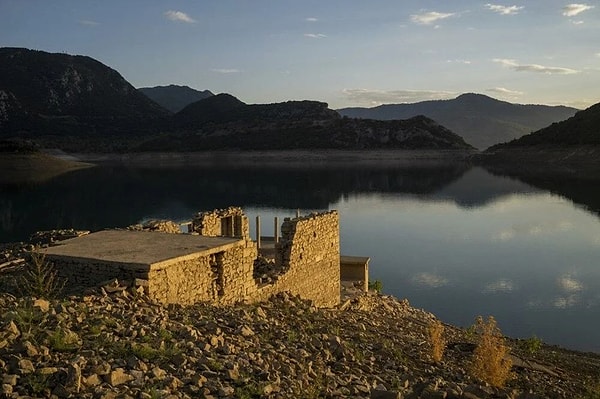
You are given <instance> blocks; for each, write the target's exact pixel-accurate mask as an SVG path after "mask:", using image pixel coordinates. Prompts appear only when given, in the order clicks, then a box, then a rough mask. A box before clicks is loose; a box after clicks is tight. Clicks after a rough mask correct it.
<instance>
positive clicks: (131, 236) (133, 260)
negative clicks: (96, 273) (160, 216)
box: [42, 230, 241, 269]
mask: <svg viewBox="0 0 600 399" xmlns="http://www.w3.org/2000/svg"><path fill="white" fill-rule="evenodd" d="M240 241H241V239H239V238H228V237H204V236H199V235H191V234H171V233H163V232H154V231H150V232H149V231H129V230H104V231H99V232H96V233H92V234H88V235H85V236H82V237H77V238H72V239H69V240H65V241H61V242H60V244H59V245H57V246H54V247H49V248H45V249H43V250H42V252H43V253H45V254H47V255H51V256H64V257H72V258H79V259H94V260H100V261H104V262H111V263H112V262H114V263H121V264H124V263H125V264H130V265H132V266H133V265H140V266H141V265H146V269H147V268H148V267H147V266H152V265H154V266H159V265H158V264H160V263H161V262H164V261H171V260H173V259H177V258H184V257H188V256H190V255H196V254H206V255H208V254H211V253H216V252H221V251H225V250H227V249H229V248H231V247H233V246H236V245H238V244H239V243H240ZM151 268H152V267H151Z"/></svg>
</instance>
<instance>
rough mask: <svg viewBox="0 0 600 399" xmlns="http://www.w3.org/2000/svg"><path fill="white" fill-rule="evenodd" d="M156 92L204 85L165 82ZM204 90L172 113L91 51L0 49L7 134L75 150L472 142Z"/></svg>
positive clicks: (421, 121) (416, 127)
mask: <svg viewBox="0 0 600 399" xmlns="http://www.w3.org/2000/svg"><path fill="white" fill-rule="evenodd" d="M146 92H148V90H146ZM150 93H151V94H150V95H151V96H153V95H158V94H161V93H162V94H165V93H167V94H169V93H170V94H173V93H176V94H178V95H179V94H181V93H187V94H189V95H195V96H197V95H199V93H201V92H197V91H194V90H193V89H190V88H186V87H182V86H167V87H162V88H154V89H152V90H150ZM204 94H206V95H207V96H208V97H206V98H204V99H201V100H199V101H196V102H193V103H190V104H188V105H186V106H185V107H184V108H183V109H181V110H180V111H179V112H177V113H174V114H173V113H171V112H169V111H168V110H167V109H165V108H163V107H161V106H160V105H159V104H157V103H156V102H155V101H153V100H151V99H150V98H149V97H147V96H146V95H145V94H143V90H137V89H135V88H134V87H133V86H132V85H131V84H129V83H128V82H127V81H126V80H125V79H124V78H123V77H122V76H121V75H120V74H119V73H118V72H117V71H115V70H113V69H111V68H109V67H108V66H106V65H104V64H102V63H101V62H99V61H96V60H94V59H92V58H90V57H86V56H73V55H68V54H57V53H47V52H43V51H35V50H28V49H23V48H1V49H0V139H4V138H6V139H14V138H18V139H22V140H32V141H34V142H35V143H36V144H39V145H41V146H42V147H46V148H48V147H49V148H59V149H61V150H63V151H73V152H132V151H203V150H220V149H238V150H248V149H264V150H270V149H317V148H326V149H352V150H361V149H443V150H448V149H458V150H464V151H471V150H472V149H473V148H472V147H471V146H470V145H468V144H467V143H465V142H464V140H463V139H462V138H460V137H459V136H457V135H456V134H454V133H453V132H451V131H450V130H448V129H446V128H445V127H443V126H441V125H439V124H438V123H436V122H434V121H433V120H431V119H429V118H426V117H424V116H418V117H414V118H410V119H407V120H402V121H398V120H394V121H377V120H368V119H352V118H342V117H341V116H340V115H339V114H338V113H337V112H336V111H334V110H331V109H329V108H328V105H327V104H326V103H322V102H318V101H287V102H283V103H275V104H252V105H248V104H245V103H243V102H242V101H240V100H239V99H237V98H235V97H233V96H231V95H228V94H220V95H216V96H215V95H212V93H210V92H209V93H206V92H205V93H204ZM155 97H156V96H155ZM182 97H183V96H179V97H178V98H179V99H181V98H182ZM189 100H190V97H188V98H187V100H186V101H189Z"/></svg>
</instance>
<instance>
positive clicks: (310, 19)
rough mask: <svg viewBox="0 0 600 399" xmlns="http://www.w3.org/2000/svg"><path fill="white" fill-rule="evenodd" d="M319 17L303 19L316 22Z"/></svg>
mask: <svg viewBox="0 0 600 399" xmlns="http://www.w3.org/2000/svg"><path fill="white" fill-rule="evenodd" d="M318 20H319V19H318V18H315V17H308V18H306V19H305V21H306V22H317V21H318Z"/></svg>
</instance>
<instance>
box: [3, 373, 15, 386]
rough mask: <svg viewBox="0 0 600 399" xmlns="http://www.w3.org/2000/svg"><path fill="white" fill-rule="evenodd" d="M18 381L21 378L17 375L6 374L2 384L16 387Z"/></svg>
mask: <svg viewBox="0 0 600 399" xmlns="http://www.w3.org/2000/svg"><path fill="white" fill-rule="evenodd" d="M18 379H19V376H17V375H16V374H5V375H3V376H2V384H8V385H12V386H15V385H17V380H18Z"/></svg>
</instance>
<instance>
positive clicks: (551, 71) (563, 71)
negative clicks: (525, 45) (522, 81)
mask: <svg viewBox="0 0 600 399" xmlns="http://www.w3.org/2000/svg"><path fill="white" fill-rule="evenodd" d="M493 61H494V62H497V63H499V64H502V65H504V66H505V67H508V68H511V69H513V70H515V71H517V72H538V73H545V74H548V75H573V74H576V73H579V72H580V71H578V70H576V69H571V68H562V67H551V66H544V65H538V64H519V63H517V62H516V61H515V60H510V59H505V58H494V59H493Z"/></svg>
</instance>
